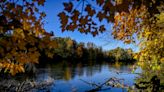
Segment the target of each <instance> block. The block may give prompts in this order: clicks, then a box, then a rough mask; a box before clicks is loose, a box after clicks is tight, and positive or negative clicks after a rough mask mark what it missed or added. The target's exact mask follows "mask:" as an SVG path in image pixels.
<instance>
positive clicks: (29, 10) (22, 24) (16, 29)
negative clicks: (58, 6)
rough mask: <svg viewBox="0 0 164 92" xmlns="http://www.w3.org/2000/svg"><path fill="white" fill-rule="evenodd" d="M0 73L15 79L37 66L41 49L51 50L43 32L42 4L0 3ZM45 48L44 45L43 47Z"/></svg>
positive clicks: (36, 2)
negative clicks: (29, 67)
mask: <svg viewBox="0 0 164 92" xmlns="http://www.w3.org/2000/svg"><path fill="white" fill-rule="evenodd" d="M0 2H1V3H0V70H1V71H4V72H9V73H11V74H12V75H15V74H16V73H19V72H25V69H24V65H26V64H29V63H38V59H39V56H40V51H39V50H42V49H43V48H44V49H46V48H51V47H54V45H55V44H52V42H51V40H50V36H51V34H50V33H47V32H46V31H45V30H44V28H43V25H44V22H43V18H44V17H45V13H44V12H42V11H39V9H38V7H39V6H43V5H44V0H40V1H35V0H32V1H26V0H22V1H19V0H12V1H11V0H0ZM45 44H46V45H45Z"/></svg>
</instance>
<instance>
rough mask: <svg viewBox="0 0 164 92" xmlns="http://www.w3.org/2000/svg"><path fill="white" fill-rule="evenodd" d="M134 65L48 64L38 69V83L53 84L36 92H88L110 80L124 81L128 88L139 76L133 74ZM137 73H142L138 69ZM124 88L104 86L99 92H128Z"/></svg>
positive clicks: (122, 82) (36, 78) (36, 79)
mask: <svg viewBox="0 0 164 92" xmlns="http://www.w3.org/2000/svg"><path fill="white" fill-rule="evenodd" d="M131 67H132V65H119V64H110V63H101V64H93V63H89V64H82V63H76V64H71V63H66V62H62V63H57V64H47V65H46V67H41V68H39V69H38V72H37V74H36V77H35V78H33V79H34V80H35V81H37V82H42V81H51V82H52V84H51V85H50V86H48V87H46V88H42V89H35V90H33V91H36V92H47V91H50V92H86V91H91V90H92V89H95V88H96V86H93V85H91V84H97V85H101V84H102V83H104V82H105V81H107V80H108V79H110V78H117V79H123V80H121V84H124V85H126V86H132V85H134V80H135V78H136V77H137V76H138V75H137V74H134V73H131V71H132V69H131ZM135 72H140V70H139V69H137V70H136V71H135ZM126 91H127V90H126V89H124V88H117V87H112V86H107V85H103V86H102V88H101V90H99V91H98V92H126Z"/></svg>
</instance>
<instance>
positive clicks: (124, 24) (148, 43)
mask: <svg viewBox="0 0 164 92" xmlns="http://www.w3.org/2000/svg"><path fill="white" fill-rule="evenodd" d="M75 2H76V3H75ZM75 4H77V5H78V6H80V4H81V10H79V9H77V7H76V5H75ZM63 5H64V10H63V11H62V12H61V13H59V15H58V16H59V17H60V20H61V29H62V31H65V30H67V31H75V30H78V31H79V32H81V33H86V34H87V33H89V34H92V35H93V36H96V35H98V34H100V33H101V32H104V31H106V30H108V29H106V28H105V27H104V25H100V24H99V23H97V20H99V22H101V21H104V20H106V21H107V22H108V23H113V30H112V35H113V37H114V38H115V39H117V40H121V41H123V42H125V43H127V44H130V43H134V44H137V45H138V46H139V48H140V50H139V52H138V53H137V54H136V55H135V58H136V59H137V60H138V65H139V66H140V67H141V68H142V69H143V74H144V75H146V76H144V75H143V76H144V79H147V80H151V78H154V77H153V76H154V75H157V76H158V77H159V79H160V81H161V84H162V83H164V81H163V80H162V79H163V78H162V77H163V75H162V74H161V73H163V70H164V69H163V65H164V63H163V62H164V56H163V55H164V53H163V50H164V26H163V25H164V1H163V0H94V1H89V0H75V1H74V2H73V1H71V2H64V3H63ZM97 8H99V10H98V9H97ZM160 72H161V73H160ZM147 75H151V76H147ZM151 83H152V82H151ZM152 85H153V87H151V86H152ZM152 85H151V86H150V85H149V86H145V87H144V88H145V89H146V90H149V91H150V90H151V91H155V90H156V91H157V90H159V88H157V86H156V85H155V84H152ZM154 85H155V86H154ZM154 87H156V88H154ZM158 87H159V85H158ZM138 88H139V87H138ZM141 88H142V87H141ZM154 89H155V90H154Z"/></svg>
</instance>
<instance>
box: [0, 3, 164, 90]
mask: <svg viewBox="0 0 164 92" xmlns="http://www.w3.org/2000/svg"><path fill="white" fill-rule="evenodd" d="M46 2H48V1H45V0H30V1H26V0H0V75H1V78H2V77H4V75H5V76H6V75H7V76H10V77H11V76H13V78H14V76H17V75H19V74H26V72H27V70H29V69H27V68H28V67H35V65H37V66H40V65H44V64H45V63H53V62H58V61H59V62H60V61H62V60H69V61H72V62H78V61H80V63H86V62H88V61H89V60H90V61H95V62H101V61H105V62H110V63H116V62H117V63H118V62H121V63H124V64H132V63H133V64H134V66H133V69H134V70H135V69H137V67H140V68H141V69H142V73H141V74H139V75H140V77H139V78H137V79H136V81H135V83H134V86H135V87H134V88H132V90H135V91H148V92H158V91H159V92H160V91H162V90H163V89H164V67H163V66H164V52H163V51H164V1H163V0H91V2H94V3H95V4H92V3H89V2H90V0H72V1H69V2H67V1H63V10H62V11H61V12H59V13H58V15H57V16H58V17H59V20H60V25H61V26H60V28H61V31H62V32H65V31H71V32H74V31H75V30H76V31H78V32H80V33H81V34H91V35H92V36H93V37H96V36H98V35H100V34H101V33H104V32H106V31H107V29H106V27H105V24H103V23H99V22H102V21H106V23H112V25H113V26H112V27H113V29H112V30H111V35H112V36H113V38H114V39H116V40H120V41H122V42H124V43H125V44H135V45H137V46H138V47H139V51H138V52H133V50H132V49H130V48H129V49H123V48H120V47H116V48H115V49H113V50H109V51H104V50H103V49H102V47H98V46H96V45H95V44H94V43H92V42H88V43H84V42H80V43H79V42H76V41H75V40H72V39H71V38H69V37H67V38H62V37H55V36H54V34H55V33H53V32H49V31H48V30H45V28H44V24H45V22H44V19H45V18H46V12H44V11H42V10H41V9H40V8H39V7H44V5H45V3H46ZM76 4H77V5H81V6H82V7H81V9H79V8H76ZM94 7H99V8H100V10H97V9H95V8H94ZM54 16H55V15H54ZM54 25H55V24H54ZM69 61H68V62H69ZM134 62H135V63H134ZM90 84H91V83H90ZM100 88H101V87H99V88H98V89H96V91H98V90H100ZM123 88H124V87H123ZM17 91H19V90H17Z"/></svg>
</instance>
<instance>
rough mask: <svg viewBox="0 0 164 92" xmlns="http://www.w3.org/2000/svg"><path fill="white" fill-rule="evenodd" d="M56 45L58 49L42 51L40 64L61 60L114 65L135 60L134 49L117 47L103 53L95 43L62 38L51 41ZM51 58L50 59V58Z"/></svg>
mask: <svg viewBox="0 0 164 92" xmlns="http://www.w3.org/2000/svg"><path fill="white" fill-rule="evenodd" d="M51 40H52V41H54V42H55V43H56V48H51V50H49V51H48V53H47V51H44V50H42V52H41V56H40V60H39V61H40V62H41V63H44V62H45V61H47V60H49V61H51V62H57V61H61V60H69V61H72V62H78V61H83V62H87V61H88V60H90V61H99V62H100V61H107V62H111V63H114V62H116V61H118V62H124V63H132V62H134V61H135V60H134V59H133V53H134V52H133V51H132V49H123V48H120V47H117V48H116V49H113V50H110V51H103V50H102V47H98V46H96V45H95V44H94V43H91V42H88V43H86V44H85V43H83V42H80V43H78V42H76V41H75V40H72V39H71V38H61V37H55V38H52V39H51ZM47 56H48V57H51V58H48V57H47Z"/></svg>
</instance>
